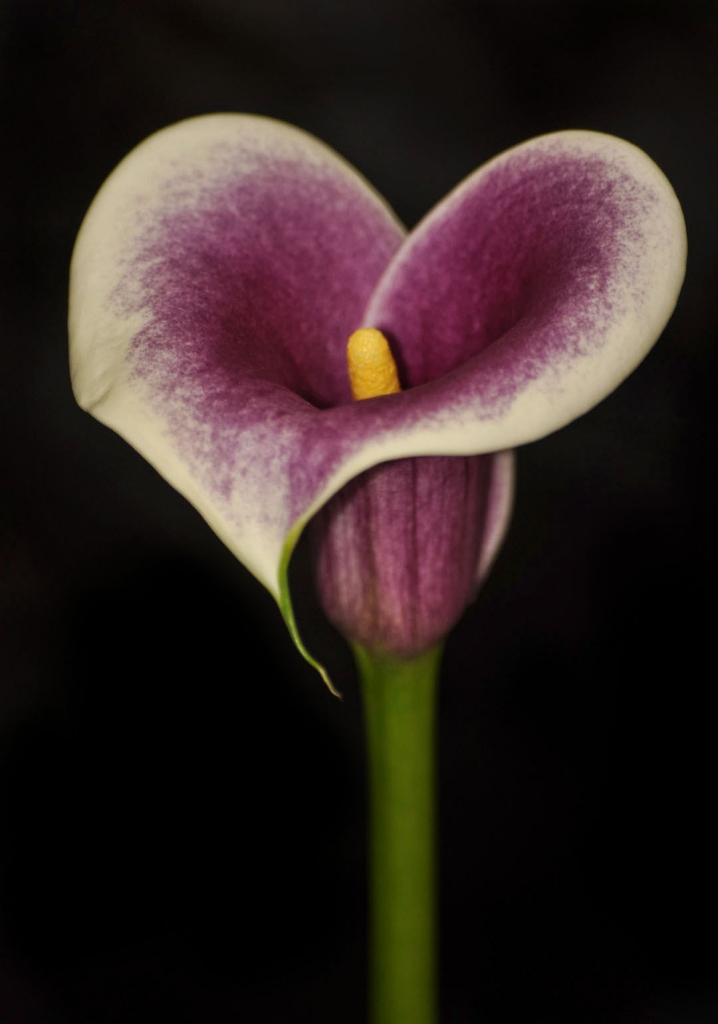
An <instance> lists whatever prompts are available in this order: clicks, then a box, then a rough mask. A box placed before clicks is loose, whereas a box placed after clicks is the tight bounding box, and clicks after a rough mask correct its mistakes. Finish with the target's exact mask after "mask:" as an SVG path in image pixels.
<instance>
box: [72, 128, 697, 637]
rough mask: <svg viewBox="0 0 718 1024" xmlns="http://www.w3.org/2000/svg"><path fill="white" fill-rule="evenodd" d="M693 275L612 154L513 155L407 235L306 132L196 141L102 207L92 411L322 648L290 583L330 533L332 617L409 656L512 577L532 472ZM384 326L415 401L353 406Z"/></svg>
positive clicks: (133, 166) (76, 315)
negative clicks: (509, 533) (484, 589)
mask: <svg viewBox="0 0 718 1024" xmlns="http://www.w3.org/2000/svg"><path fill="white" fill-rule="evenodd" d="M685 253H686V242H685V228H684V224H683V217H682V214H681V210H680V207H679V205H678V201H677V199H676V197H675V195H674V193H673V190H672V189H671V186H670V184H669V183H668V181H667V180H666V178H665V177H664V176H663V174H662V173H661V171H660V170H659V169H658V168H657V167H656V166H655V164H654V163H653V162H652V161H651V160H650V159H649V158H648V157H647V156H646V155H645V154H644V153H643V152H641V151H640V150H639V149H636V148H635V147H634V146H632V145H630V144H629V143H627V142H624V141H622V140H620V139H616V138H613V137H611V136H608V135H602V134H598V133H594V132H584V131H568V132H559V133H557V134H554V135H546V136H542V137H540V138H537V139H533V140H531V141H529V142H527V143H524V144H523V145H520V146H517V147H516V148H514V149H511V150H509V151H507V152H506V153H504V154H502V155H501V156H499V157H497V158H496V159H494V160H493V161H491V162H490V163H488V164H486V165H485V166H484V167H482V168H480V169H479V170H477V171H476V172H475V173H474V174H472V175H471V176H470V177H469V178H467V179H466V181H465V182H463V184H461V185H459V186H458V187H457V188H456V189H455V190H454V191H453V192H452V193H450V194H449V195H448V196H447V197H446V199H444V200H443V201H442V202H441V203H440V204H439V205H438V206H437V207H436V208H435V209H434V210H433V211H432V212H431V213H430V214H429V215H428V216H427V217H426V218H425V219H424V220H423V221H422V222H421V223H420V224H419V225H418V226H417V227H416V228H415V229H414V231H412V232H411V233H410V234H408V235H407V234H406V232H405V231H404V229H403V228H402V226H401V225H400V224H399V223H398V221H397V220H396V218H395V216H394V215H393V213H392V212H391V210H390V209H389V208H388V206H387V205H386V203H385V202H384V201H383V200H382V198H381V197H380V196H379V195H377V193H376V192H375V191H374V190H373V189H372V188H371V187H370V186H369V185H368V184H367V183H366V181H364V179H363V178H362V177H361V176H360V175H359V174H358V173H357V172H356V171H355V170H353V168H351V167H350V166H349V165H348V164H346V163H345V162H344V161H343V160H342V159H341V158H339V157H338V156H337V155H336V154H335V153H334V152H332V151H331V150H330V149H328V148H327V147H326V146H324V145H323V144H322V143H320V142H319V141H318V140H316V139H314V138H313V137H311V136H310V135H307V134H306V133H304V132H303V131H300V130H298V129H296V128H293V127H290V126H289V125H286V124H283V123H281V122H277V121H273V120H269V119H266V118H260V117H254V116H249V115H238V114H219V115H212V116H207V117H200V118H195V119H192V120H189V121H184V122H181V123H180V124H177V125H174V126H172V127H170V128H167V129H164V130H163V131H160V132H158V133H157V134H155V135H153V136H151V137H150V138H149V139H147V140H146V141H145V142H143V143H142V144H141V145H140V146H138V147H137V148H136V149H135V150H134V151H133V152H132V153H130V155H129V156H128V157H127V158H126V159H125V160H124V161H123V162H122V163H121V164H120V165H119V167H117V169H116V170H115V171H114V172H113V173H112V175H111V176H110V177H109V178H108V180H107V181H106V183H105V184H104V185H103V187H102V189H101V190H100V192H99V194H98V195H97V197H96V199H95V200H94V202H93V204H92V206H91V207H90V210H89V212H88V214H87V217H86V218H85V221H84V223H83V226H82V229H81V231H80V234H79V237H78V240H77V244H76V248H75V252H74V255H73V261H72V272H71V290H70V339H71V368H72V379H73V386H74V390H75V394H76V396H77V399H78V401H79V403H80V404H81V405H82V406H83V407H84V408H85V409H87V410H89V411H90V412H92V413H93V414H94V415H95V416H97V417H98V419H100V420H102V421H103V422H104V423H106V424H108V425H109V426H110V427H112V428H113V429H115V430H117V431H118V432H119V433H120V434H122V435H123V436H124V437H125V438H126V439H127V440H128V441H129V442H130V443H131V444H132V445H134V447H135V448H136V449H137V450H138V451H140V452H141V453H142V454H143V455H145V456H146V457H147V458H148V459H149V460H150V461H151V462H152V463H153V464H154V465H155V466H156V468H157V469H158V470H159V471H160V472H161V473H162V474H163V475H164V476H165V477H166V479H167V480H168V481H169V482H170V483H171V484H173V485H174V486H175V487H176V488H177V489H178V490H179V491H180V492H181V493H182V494H184V495H185V496H186V497H187V498H188V499H189V500H190V501H191V502H192V503H193V504H194V505H195V506H196V507H197V509H198V510H199V511H200V512H201V513H202V515H203V516H204V517H205V518H206V520H207V521H208V523H209V524H210V525H211V526H212V527H213V529H214V530H215V531H216V532H217V533H218V534H219V536H220V537H221V538H222V539H223V540H224V541H225V543H226V544H227V545H228V546H229V547H230V548H231V550H232V551H233V552H234V553H235V554H236V556H237V557H238V558H239V559H240V560H241V561H242V562H243V563H244V564H245V565H246V566H247V567H248V568H249V569H250V570H251V571H252V572H253V573H254V574H255V575H256V576H257V578H258V579H259V580H261V582H262V583H264V585H265V586H266V587H268V588H269V590H270V591H271V592H272V593H273V594H274V596H275V597H276V598H277V600H278V601H279V602H280V606H281V607H282V611H283V613H284V615H285V618H286V619H287V622H288V625H289V627H290V629H291V630H292V634H293V636H294V637H295V640H297V643H298V644H300V648H301V643H300V641H299V638H298V636H297V633H296V627H295V626H294V620H293V614H292V608H291V601H290V597H289V593H288V587H287V563H288V560H289V556H290V555H291V552H292V550H293V547H294V545H295V544H296V540H297V538H298V536H299V533H300V532H301V530H302V529H303V528H304V526H305V525H306V523H307V522H308V521H309V519H310V518H311V517H313V516H315V515H316V514H317V513H319V515H318V516H317V518H316V520H315V523H314V525H313V531H314V540H315V549H316V565H317V578H318V582H319V586H320V592H321V594H322V597H323V601H324V605H325V607H326V609H327V611H328V613H329V615H330V617H331V618H332V619H333V620H334V621H335V623H337V624H338V625H339V627H340V628H341V629H342V630H343V631H344V632H345V633H346V634H347V635H348V636H349V637H350V638H351V639H354V640H358V641H359V642H360V643H362V644H364V645H365V646H367V647H369V648H370V649H374V650H376V651H379V652H382V653H385V654H389V655H393V656H398V657H412V656H414V655H416V654H419V653H421V652H422V651H424V650H426V649H427V648H428V647H430V646H432V645H433V644H435V643H436V642H437V641H438V640H439V639H440V638H441V637H442V636H444V635H445V634H446V633H447V632H448V630H449V629H450V628H451V626H452V625H453V623H454V622H455V621H456V619H457V618H458V616H459V615H460V614H461V612H462V611H463V609H464V608H465V606H466V604H467V603H468V601H470V600H471V598H472V597H473V595H474V593H475V591H476V588H477V586H478V584H479V582H480V579H481V578H482V576H483V575H484V573H485V572H486V571H487V569H488V567H489V565H490V562H491V560H492V558H493V556H494V554H495V553H496V550H497V548H498V546H499V544H500V542H501V539H502V536H503V533H504V532H505V528H506V523H507V521H508V516H509V513H510V508H511V496H512V479H513V473H512V456H511V454H510V449H512V448H513V447H515V446H516V445H520V444H524V443H526V442H528V441H533V440H536V439H537V438H539V437H542V436H544V435H545V434H548V433H550V432H551V431H554V430H557V429H558V428H560V427H562V426H564V425H565V424H566V423H569V422H570V421H571V420H573V419H575V418H576V417H577V416H579V415H581V414H582V413H584V412H586V411H587V410H588V409H590V408H591V407H592V406H594V405H595V404H596V403H597V402H599V401H600V400H601V399H602V398H604V397H605V396H606V395H607V394H608V393H609V392H611V391H612V390H613V389H614V388H615V387H616V386H617V385H618V384H619V383H620V382H621V381H622V380H623V379H624V378H625V377H626V376H627V375H628V374H629V373H630V372H631V370H633V369H634V367H635V366H636V365H637V364H638V363H639V362H640V361H641V359H642V358H643V357H644V356H645V354H646V352H647V351H648V350H649V348H650V347H651V345H653V343H654V342H655V341H656V339H657V338H658V336H659V335H660V333H661V331H662V330H663V327H664V326H665V324H666V322H667V320H668V318H669V316H670V314H671V312H672V310H673V307H674V305H675V302H676V299H677V296H678V292H679V290H680V287H681V283H682V280H683V274H684V268H685ZM363 326H371V327H376V328H378V329H379V330H381V331H383V332H384V334H385V335H386V336H387V338H389V340H390V343H391V345H392V349H393V352H394V355H395V358H396V361H397V364H398V366H399V373H400V377H401V380H402V386H403V389H404V390H403V391H402V392H401V393H399V394H394V395H388V396H384V397H379V398H375V399H371V400H368V401H361V402H354V401H352V397H351V392H350V388H349V382H348V377H347V369H346V342H347V339H348V337H349V335H350V334H351V333H352V332H353V331H354V330H355V329H357V328H358V327H363ZM395 460H400V461H398V462H396V461H395ZM404 460H408V461H404ZM386 463H392V464H391V465H385V464H386ZM320 510H321V511H320Z"/></svg>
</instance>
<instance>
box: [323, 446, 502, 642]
mask: <svg viewBox="0 0 718 1024" xmlns="http://www.w3.org/2000/svg"><path fill="white" fill-rule="evenodd" d="M494 458H495V456H493V455H474V456H468V457H466V458H464V457H459V456H454V457H443V456H437V457H426V458H414V459H400V460H398V461H396V462H387V463H384V464H383V465H380V466H375V467H374V468H373V469H370V470H368V471H367V472H365V473H362V474H361V475H360V476H358V477H355V479H354V480H352V481H351V482H350V483H348V484H347V485H346V486H345V487H344V488H343V489H342V490H341V491H339V493H338V494H336V495H335V496H334V498H332V499H331V501H329V502H328V503H327V505H325V506H324V508H323V509H321V511H320V512H319V513H318V514H317V515H316V516H315V518H314V519H313V520H312V522H311V525H310V529H311V531H312V540H313V545H314V552H315V574H316V580H317V585H318V589H319V594H320V597H321V600H322V604H323V606H324V609H325V611H326V612H327V614H328V616H329V618H330V619H331V620H332V622H333V623H334V624H335V626H336V627H337V629H339V631H340V632H341V633H342V634H343V635H344V636H347V637H349V638H351V639H352V640H355V641H358V642H359V643H361V644H363V646H364V647H366V648H367V649H368V650H371V651H374V652H376V653H381V654H388V655H391V656H393V657H397V658H413V657H416V656H417V655H418V654H421V653H422V652H423V651H425V650H428V649H429V648H430V647H433V646H434V644H436V643H438V641H439V640H441V639H442V637H445V636H446V635H447V634H448V632H449V631H450V629H451V628H452V627H453V626H454V625H455V623H456V621H457V619H458V618H459V617H460V616H461V614H462V612H463V611H464V609H465V608H466V606H467V604H468V603H469V602H470V601H471V599H472V598H473V596H474V593H475V591H476V587H477V581H476V567H477V565H478V562H479V554H480V549H481V543H482V539H483V534H484V516H485V510H486V505H487V499H488V493H489V488H490V478H491V464H492V461H493V459H494Z"/></svg>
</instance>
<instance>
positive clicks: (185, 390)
mask: <svg viewBox="0 0 718 1024" xmlns="http://www.w3.org/2000/svg"><path fill="white" fill-rule="evenodd" d="M292 131H293V130H291V129H287V132H288V133H289V132H292ZM296 134H297V135H298V133H296ZM298 138H299V142H298V145H297V148H296V151H294V152H291V153H290V154H289V155H284V156H281V155H278V154H277V153H271V154H270V155H269V156H264V155H262V154H261V153H258V154H257V155H256V159H255V165H254V167H253V169H252V174H251V175H250V176H246V175H245V176H241V175H239V176H236V175H234V174H233V152H232V147H231V146H227V145H222V146H217V147H216V149H215V153H214V154H213V161H212V167H213V171H212V173H211V174H210V175H208V173H207V172H206V171H204V172H202V174H199V172H196V171H195V172H194V173H193V174H189V173H187V172H185V171H183V170H182V167H181V165H180V167H179V168H178V172H177V174H176V176H174V177H173V178H172V179H171V180H169V181H168V182H167V183H166V184H165V186H164V192H163V195H162V201H161V204H160V207H159V209H155V210H153V211H152V214H151V218H150V219H149V220H148V222H147V223H146V224H143V223H142V217H143V216H144V212H143V213H141V214H140V215H139V216H138V224H137V232H138V237H139V245H138V246H137V249H136V251H135V252H134V253H133V255H132V258H131V260H129V261H128V263H127V268H126V272H125V275H124V277H123V280H122V282H121V284H120V286H119V287H118V288H117V289H116V291H115V297H114V301H115V304H116V307H117V308H118V309H120V310H121V311H122V312H132V311H134V310H141V311H142V312H143V313H145V314H149V320H148V323H147V326H146V327H145V328H144V329H143V330H142V331H141V332H140V333H139V334H138V335H137V336H136V337H135V339H134V342H133V346H132V351H131V356H130V365H131V373H132V375H133V377H134V378H135V379H137V380H138V381H141V382H142V383H143V385H145V386H147V387H148V388H149V397H150V401H151V402H152V403H153V404H154V405H155V407H156V408H157V409H158V411H160V412H161V413H162V415H163V416H164V417H165V418H166V420H167V422H168V428H169V432H170V433H171V435H172V436H173V439H174V444H175V446H176V448H177V449H178V450H179V452H180V454H181V456H182V458H183V459H185V460H186V461H188V462H189V463H190V464H191V465H193V467H194V468H195V471H196V472H197V474H198V476H200V477H201V479H202V482H203V484H204V485H205V486H206V487H208V489H209V490H210V491H212V492H213V493H214V494H215V495H216V496H217V497H225V498H226V497H228V496H229V493H230V492H231V490H232V489H233V488H234V487H236V486H237V484H239V485H240V486H241V482H242V477H243V475H245V474H249V475H250V476H255V477H256V475H257V471H258V470H259V472H260V473H263V472H264V471H265V470H266V471H267V472H269V473H270V475H271V472H272V469H273V468H274V469H279V468H280V467H281V466H285V464H286V463H287V460H290V461H291V460H292V459H294V460H295V462H298V463H299V464H298V465H294V467H293V469H292V474H291V483H292V491H293V494H294V499H295V504H296V507H297V508H299V507H301V504H302V501H303V500H304V498H305V496H306V494H310V495H311V494H313V493H314V491H315V489H316V483H317V476H319V477H326V475H327V474H328V472H330V471H331V469H332V468H333V467H334V465H335V463H336V460H337V459H338V458H339V454H340V452H341V451H342V450H343V448H344V445H342V444H341V443H340V444H339V445H338V448H337V450H336V451H333V452H331V453H329V452H325V451H323V450H318V451H317V450H315V451H314V452H312V451H310V450H308V449H307V448H306V447H303V441H302V438H303V436H304V434H305V433H307V432H309V433H312V432H313V433H314V434H315V435H316V433H317V431H319V432H321V430H322V427H321V421H320V420H318V419H317V415H318V414H317V410H322V409H326V408H327V407H331V406H336V405H338V404H341V403H349V402H351V392H350V389H349V382H348V377H347V371H346V341H347V338H348V336H349V335H350V334H351V332H352V331H353V330H355V329H356V328H357V327H358V326H360V325H361V315H362V311H363V309H364V307H365V306H366V303H367V301H368V299H369V297H370V295H371V293H372V289H373V288H374V286H375V285H376V282H377V281H378V279H379V277H380V275H381V273H382V271H383V270H384V269H385V267H386V265H387V263H388V262H389V260H390V258H391V256H392V255H393V254H394V252H396V250H397V249H398V248H399V246H400V244H401V242H402V240H403V232H402V230H401V228H400V227H399V226H398V224H397V223H396V222H395V221H394V220H393V219H392V218H391V216H390V215H389V214H388V212H387V210H386V208H385V207H384V206H383V204H382V203H381V201H380V200H379V198H378V197H374V196H373V195H371V194H370V193H369V192H367V191H366V190H364V189H363V187H361V186H360V185H359V183H358V179H356V178H355V177H354V176H353V174H352V172H351V171H348V170H345V169H343V168H342V169H341V171H340V170H338V169H337V166H336V165H335V164H328V163H327V164H326V165H325V164H321V163H317V162H316V161H313V162H312V161H310V160H305V159H303V153H302V147H301V138H302V137H301V136H299V135H298ZM242 144H243V146H244V149H243V151H242V156H243V158H244V160H245V161H246V158H247V154H246V149H247V145H248V143H247V140H245V139H243V140H242ZM328 426H329V429H330V430H331V425H328ZM328 436H329V437H331V434H329V435H328ZM338 440H340V439H338ZM272 463H274V464H275V465H274V466H272V465H271V464H272ZM303 477H305V478H306V479H305V481H304V482H303V479H302V478H303ZM303 483H304V486H303ZM255 511H256V510H255ZM282 511H286V510H282ZM268 514H270V515H271V514H272V510H268Z"/></svg>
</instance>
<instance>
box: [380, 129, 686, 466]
mask: <svg viewBox="0 0 718 1024" xmlns="http://www.w3.org/2000/svg"><path fill="white" fill-rule="evenodd" d="M685 254H686V243H685V227H684V224H683V217H682V214H681V210H680V206H679V204H678V201H677V199H676V197H675V195H674V193H673V190H672V188H671V186H670V184H669V183H668V181H667V180H666V178H665V177H664V176H663V174H662V173H661V171H660V170H659V169H658V168H657V167H656V165H655V164H654V163H653V162H652V161H651V160H650V159H649V158H648V157H647V156H646V155H645V153H643V152H642V151H641V150H639V149H636V147H634V146H632V145H630V143H627V142H624V141H622V140H620V139H616V138H613V137H612V136H608V135H602V134H599V133H596V132H581V131H570V132H560V133H558V134H555V135H547V136H543V137H540V138H537V139H533V140H531V141H530V142H527V143H524V144H523V145H520V146H517V147H516V148H515V149H512V150H509V151H508V152H506V153H504V154H502V155H501V156H499V157H497V158H496V159H495V160H493V161H491V162H490V163H489V164H487V165H485V166H484V167H482V168H480V169H479V170H478V171H476V172H475V173H474V174H473V175H471V177H469V178H468V179H467V180H466V181H465V182H463V184H461V185H460V186H459V187H458V188H457V189H455V190H454V192H452V193H451V194H450V195H449V196H448V197H447V198H446V199H445V200H444V201H443V202H442V203H440V204H439V206H437V207H436V208H435V209H434V210H433V211H432V213H430V214H429V215H428V216H427V217H426V219H425V220H424V221H423V222H422V223H421V224H420V225H419V226H418V227H417V228H416V229H415V230H414V231H413V232H412V234H411V235H410V237H409V238H408V239H407V242H406V244H405V245H404V246H403V248H402V249H401V251H400V252H399V253H398V254H397V256H396V257H395V258H394V260H393V262H392V264H391V266H390V267H389V268H388V269H387V272H386V274H385V275H384V277H383V279H382V281H381V282H380V284H379V286H378V288H377V290H376V292H375V293H374V296H373V298H372V301H371V303H370V304H369V307H368V309H367V313H366V315H365V320H366V321H367V323H368V324H371V325H372V326H374V327H377V328H379V329H380V330H382V331H384V332H385V334H386V335H387V336H388V337H390V338H391V339H392V341H393V343H394V347H395V350H396V352H397V356H398V359H399V361H400V363H401V364H402V367H403V370H404V385H405V386H408V387H412V388H414V387H416V386H418V385H422V384H425V385H427V386H428V390H430V391H431V392H432V394H431V397H430V396H429V395H428V394H427V395H426V396H425V397H424V398H423V399H422V401H423V404H424V408H425V410H426V415H430V414H431V413H434V414H435V415H436V417H437V420H439V421H441V422H442V423H445V424H446V425H447V426H446V429H447V430H448V432H449V433H451V434H452V435H454V436H455V437H457V440H458V432H460V431H463V432H464V436H465V447H463V446H462V447H460V448H459V449H458V450H461V451H468V450H470V449H473V450H474V451H478V450H487V449H490V448H491V447H497V448H498V447H513V446H514V445H517V444H522V443H524V442H526V441H530V440H534V439H536V438H537V437H540V436H542V435H544V434H546V433H548V432H550V431H553V430H556V429H557V428H559V427H561V426H563V425H564V424H566V423H568V422H569V421H570V420H572V419H574V418H575V417H577V416H579V415H580V414H581V413H583V412H586V411H587V410H588V409H590V408H591V407H592V406H593V405H595V404H596V403H597V402H599V401H600V400H601V399H602V398H604V397H605V396H606V395H607V394H608V393H609V392H610V391H612V390H613V389H614V388H615V387H616V386H617V385H618V384H619V383H620V382H621V381H622V380H623V379H624V378H625V377H626V376H627V375H628V374H629V373H630V372H631V370H632V369H634V367H635V366H636V365H637V364H638V363H639V362H640V361H641V359H642V358H643V357H644V356H645V354H646V352H647V351H648V349H649V348H650V347H651V345H652V344H653V343H654V342H655V341H656V339H657V338H658V336H659V334H660V332H661V331H662V329H663V327H664V326H665V323H666V321H667V319H668V317H669V316H670V314H671V312H672V311H673V307H674V305H675V302H676V299H677V297H678V292H679V290H680V287H681V284H682V281H683V274H684V270H685ZM416 394H417V395H418V394H419V392H417V393H416ZM438 430H439V431H440V432H443V431H444V427H443V426H442V425H438ZM452 450H457V449H454V448H452Z"/></svg>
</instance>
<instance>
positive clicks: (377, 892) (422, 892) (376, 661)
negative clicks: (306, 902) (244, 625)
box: [353, 644, 443, 1024]
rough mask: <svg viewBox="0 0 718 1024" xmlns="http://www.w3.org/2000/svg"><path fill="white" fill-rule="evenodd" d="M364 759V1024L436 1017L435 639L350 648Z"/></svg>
mask: <svg viewBox="0 0 718 1024" xmlns="http://www.w3.org/2000/svg"><path fill="white" fill-rule="evenodd" d="M353 648H354V654H355V657H356V661H357V666H358V669H359V675H360V678H361V685H362V694H363V700H364V715H365V720H366V735H367V757H368V762H369V806H370V841H369V892H370V897H369V907H370V935H371V938H370V952H369V1005H370V1010H369V1020H370V1024H436V1020H437V977H436V976H437V927H436V922H437V912H436V873H437V872H436V852H435V835H436V821H435V777H434V776H435V773H434V764H435V717H436V714H435V711H436V691H437V680H438V674H439V664H440V661H441V654H442V649H443V644H439V645H437V646H436V647H433V648H432V649H431V650H429V651H427V652H426V653H424V654H421V655H419V656H418V657H416V658H414V659H411V660H408V661H400V660H396V659H393V658H386V657H382V656H380V655H379V656H377V655H374V654H371V653H370V652H368V651H367V650H366V648H364V647H361V646H360V645H358V644H354V645H353Z"/></svg>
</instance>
